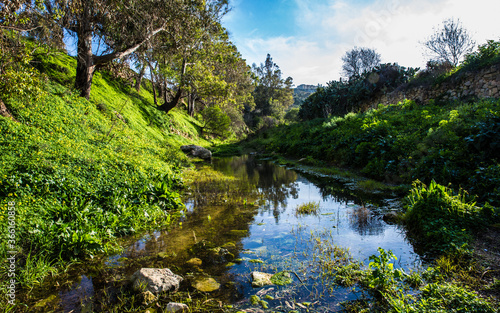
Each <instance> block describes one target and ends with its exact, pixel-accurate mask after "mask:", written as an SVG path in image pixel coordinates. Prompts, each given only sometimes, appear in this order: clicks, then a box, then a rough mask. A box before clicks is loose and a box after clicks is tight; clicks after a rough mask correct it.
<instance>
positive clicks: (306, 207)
mask: <svg viewBox="0 0 500 313" xmlns="http://www.w3.org/2000/svg"><path fill="white" fill-rule="evenodd" d="M318 212H319V202H312V201H311V202H306V203H302V204H300V205H298V206H297V207H296V208H295V215H310V214H314V215H318Z"/></svg>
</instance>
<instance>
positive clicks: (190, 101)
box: [188, 93, 196, 117]
mask: <svg viewBox="0 0 500 313" xmlns="http://www.w3.org/2000/svg"><path fill="white" fill-rule="evenodd" d="M195 102H196V94H195V93H190V94H189V96H188V114H189V115H190V116H191V117H192V116H194V104H195Z"/></svg>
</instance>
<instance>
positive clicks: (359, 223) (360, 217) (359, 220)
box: [349, 206, 384, 236]
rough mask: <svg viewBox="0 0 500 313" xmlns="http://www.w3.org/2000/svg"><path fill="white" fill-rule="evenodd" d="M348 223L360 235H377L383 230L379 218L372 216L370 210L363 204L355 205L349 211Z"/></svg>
mask: <svg viewBox="0 0 500 313" xmlns="http://www.w3.org/2000/svg"><path fill="white" fill-rule="evenodd" d="M349 224H350V225H351V228H352V229H353V230H355V231H356V232H358V233H359V234H360V235H361V236H366V235H379V234H381V233H382V232H383V231H384V226H383V225H382V222H380V219H378V218H377V217H375V216H373V214H372V212H370V210H368V209H367V208H365V207H364V206H357V207H355V208H353V209H352V211H351V212H349Z"/></svg>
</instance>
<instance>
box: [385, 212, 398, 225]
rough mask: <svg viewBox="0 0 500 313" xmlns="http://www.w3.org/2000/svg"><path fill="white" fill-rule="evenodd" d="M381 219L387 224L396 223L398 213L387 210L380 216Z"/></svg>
mask: <svg viewBox="0 0 500 313" xmlns="http://www.w3.org/2000/svg"><path fill="white" fill-rule="evenodd" d="M382 219H383V220H384V222H386V223H387V224H390V225H391V224H396V223H397V222H398V219H399V217H398V214H397V213H396V212H394V211H391V212H387V213H385V214H384V216H382Z"/></svg>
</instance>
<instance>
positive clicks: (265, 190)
mask: <svg viewBox="0 0 500 313" xmlns="http://www.w3.org/2000/svg"><path fill="white" fill-rule="evenodd" d="M214 168H215V169H216V170H219V171H221V172H224V173H225V174H228V175H232V176H235V177H238V178H240V179H242V180H248V181H249V182H251V183H253V184H255V185H256V186H257V188H258V190H259V191H260V192H261V194H262V195H263V198H264V199H265V204H264V205H263V207H262V208H263V209H266V210H269V211H271V212H272V214H273V216H274V218H275V221H276V223H279V217H280V213H282V212H283V211H284V210H285V208H286V207H287V200H288V199H289V198H292V199H297V197H298V190H297V187H298V184H297V178H298V176H297V173H296V172H294V171H290V170H287V169H285V168H284V167H279V166H277V165H276V164H273V163H271V162H269V161H262V160H257V159H255V157H253V156H248V155H247V156H242V157H235V158H224V159H218V160H216V161H214ZM242 169H244V170H242Z"/></svg>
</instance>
